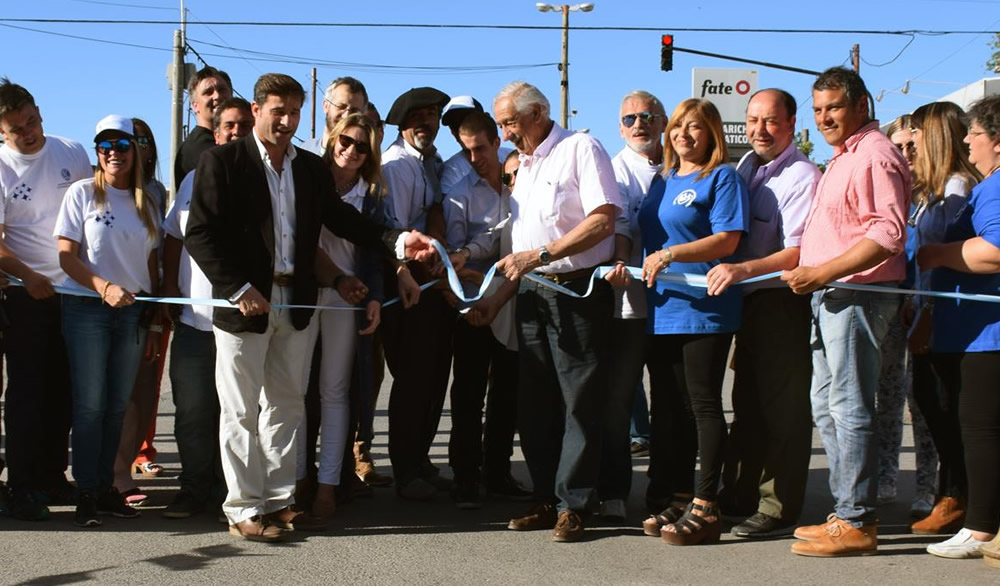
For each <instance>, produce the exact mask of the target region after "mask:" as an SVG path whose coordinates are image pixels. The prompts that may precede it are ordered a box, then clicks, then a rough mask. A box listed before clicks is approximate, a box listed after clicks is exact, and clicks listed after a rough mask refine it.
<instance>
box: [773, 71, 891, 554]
mask: <svg viewBox="0 0 1000 586" xmlns="http://www.w3.org/2000/svg"><path fill="white" fill-rule="evenodd" d="M868 100H869V93H868V90H867V88H865V84H864V81H862V79H861V77H860V76H859V75H858V74H857V73H855V72H853V71H850V70H848V69H844V68H842V67H834V68H831V69H828V70H826V71H825V72H823V73H822V74H821V75H820V76H819V77H818V78H817V79H816V81H815V83H813V114H814V116H815V119H816V126H817V128H818V129H819V131H820V132H822V133H823V137H824V138H825V139H826V142H827V143H829V144H830V145H831V146H833V147H834V156H833V158H832V159H830V161H829V162H828V163H827V168H826V172H825V173H824V175H823V177H822V179H821V180H820V182H819V185H818V187H817V188H816V197H815V199H813V202H812V207H811V209H810V211H809V217H808V218H807V220H806V226H805V231H804V232H803V234H802V244H801V253H800V258H799V267H798V268H796V269H794V270H792V271H787V272H785V274H784V275H783V276H782V280H784V281H785V282H786V283H788V286H789V287H791V288H792V290H793V291H795V292H796V293H799V294H802V295H805V294H812V313H813V326H812V341H811V346H812V356H813V359H812V362H813V375H812V389H811V391H810V392H811V399H812V412H813V420H814V421H815V423H816V428H817V430H818V431H819V434H820V438H821V439H822V440H823V447H824V448H825V450H826V454H827V459H828V461H829V468H830V490H831V491H832V492H833V497H834V499H835V500H836V507H835V509H834V512H833V513H832V514H831V515H830V516H829V517H828V519H827V522H826V523H824V524H821V525H813V526H807V527H799V528H798V529H797V530H796V531H795V537H797V538H799V539H800V540H802V541H800V542H798V543H795V544H794V545H793V546H792V552H793V553H796V554H799V555H806V556H817V557H834V556H844V555H864V554H871V553H874V552H875V550H876V547H877V544H878V519H877V518H876V515H875V503H876V493H877V476H878V462H877V446H876V442H875V421H874V418H875V391H876V389H877V388H878V377H879V370H880V359H881V352H880V345H881V343H882V340H883V339H884V337H885V334H886V332H887V330H888V324H889V320H890V317H891V316H892V315H893V313H894V312H896V311H898V309H899V301H900V300H899V296H898V295H895V294H885V293H876V292H869V291H850V290H846V289H835V288H831V287H827V286H826V285H827V284H828V283H830V282H832V281H838V280H839V281H843V282H848V283H867V284H886V285H891V284H895V283H897V282H899V281H901V280H902V279H903V277H904V274H905V265H904V263H905V260H904V258H903V256H902V255H901V254H900V253H901V252H902V251H903V244H904V241H905V239H906V228H905V226H906V215H905V214H906V210H907V209H908V199H909V194H910V191H911V184H910V175H909V172H908V170H907V166H906V161H905V160H904V159H903V157H902V156H901V155H900V154H899V151H898V150H897V149H896V148H895V147H894V146H893V144H892V143H891V142H889V140H888V139H887V138H886V137H885V136H883V135H882V134H881V133H880V132H879V127H878V121H876V120H874V119H872V117H871V111H870V110H869V107H868V104H869V101H868Z"/></svg>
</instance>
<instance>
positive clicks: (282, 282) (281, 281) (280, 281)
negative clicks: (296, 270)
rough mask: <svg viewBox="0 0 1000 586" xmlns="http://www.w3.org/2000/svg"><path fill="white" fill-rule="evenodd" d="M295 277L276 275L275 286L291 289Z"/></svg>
mask: <svg viewBox="0 0 1000 586" xmlns="http://www.w3.org/2000/svg"><path fill="white" fill-rule="evenodd" d="M294 280H295V275H274V284H275V285H277V286H279V287H291V286H292V281H294Z"/></svg>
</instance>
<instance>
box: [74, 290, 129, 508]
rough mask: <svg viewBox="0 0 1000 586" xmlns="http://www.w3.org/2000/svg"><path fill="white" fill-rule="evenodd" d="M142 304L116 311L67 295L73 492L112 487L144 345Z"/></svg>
mask: <svg viewBox="0 0 1000 586" xmlns="http://www.w3.org/2000/svg"><path fill="white" fill-rule="evenodd" d="M143 306H144V304H142V303H135V304H132V305H129V306H128V307H122V308H119V309H115V308H112V307H109V306H107V305H105V304H104V303H103V302H102V301H101V300H100V299H94V298H90V297H75V296H72V295H66V296H64V297H63V303H62V323H63V326H62V327H63V337H64V338H65V340H66V351H67V354H68V355H69V371H70V380H71V383H72V388H73V440H72V443H73V478H74V479H76V484H77V489H78V490H79V491H80V492H81V493H83V492H89V493H93V492H95V491H102V490H107V489H108V488H111V486H112V482H113V480H114V465H115V455H116V454H117V453H118V443H119V441H120V439H121V432H122V420H123V419H124V418H125V409H126V407H128V402H129V399H130V398H131V396H132V387H133V386H134V385H135V377H136V374H137V373H138V372H139V361H140V360H142V353H143V350H144V349H145V346H146V329H145V328H142V327H140V325H139V321H140V318H141V317H142V310H143Z"/></svg>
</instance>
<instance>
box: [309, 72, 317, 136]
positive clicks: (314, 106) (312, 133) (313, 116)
mask: <svg viewBox="0 0 1000 586" xmlns="http://www.w3.org/2000/svg"><path fill="white" fill-rule="evenodd" d="M312 107H313V108H312V109H313V111H312V127H311V128H310V130H309V138H316V68H315V67H313V68H312Z"/></svg>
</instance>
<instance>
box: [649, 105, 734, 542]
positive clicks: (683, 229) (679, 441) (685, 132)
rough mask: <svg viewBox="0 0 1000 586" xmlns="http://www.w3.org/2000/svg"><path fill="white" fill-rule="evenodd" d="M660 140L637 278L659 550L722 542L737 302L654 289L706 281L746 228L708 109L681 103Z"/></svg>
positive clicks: (652, 526) (690, 290) (717, 124)
mask: <svg viewBox="0 0 1000 586" xmlns="http://www.w3.org/2000/svg"><path fill="white" fill-rule="evenodd" d="M665 133H666V135H667V137H668V140H667V141H666V147H665V149H664V172H663V176H662V177H657V178H656V179H654V181H653V184H652V185H651V187H650V189H649V195H647V196H646V199H645V200H644V201H643V203H642V206H641V207H640V209H639V226H640V229H641V231H642V245H643V248H644V250H645V253H646V254H647V255H648V256H646V259H645V261H644V262H643V278H644V279H645V280H646V281H647V285H648V287H649V289H648V290H647V300H648V304H649V320H648V327H649V330H650V333H651V334H652V336H651V339H650V346H649V352H650V358H651V359H650V360H649V362H648V365H649V375H650V385H651V386H650V391H651V395H652V410H651V417H652V422H651V430H652V438H653V439H652V441H651V449H650V470H649V474H650V486H649V490H648V492H647V500H651V501H655V500H659V499H664V498H665V497H666V498H669V502H670V505H669V507H668V508H667V509H666V510H664V511H663V512H662V513H660V514H659V515H656V516H653V517H651V518H650V519H649V520H647V521H646V522H645V523H644V524H643V527H644V529H645V530H646V532H647V533H652V534H655V533H656V530H657V528H658V527H657V526H658V525H661V524H662V525H663V526H662V527H660V528H659V534H660V535H661V536H662V537H663V539H664V541H667V542H668V543H672V544H674V545H692V544H696V543H706V542H714V541H718V539H719V535H720V531H721V528H722V522H721V519H720V517H719V509H718V505H717V498H718V489H719V479H720V474H721V470H722V463H723V460H724V454H725V445H726V421H725V418H724V417H723V413H722V381H723V377H724V375H725V370H726V358H727V357H728V355H729V347H730V344H731V343H732V338H733V332H735V331H736V329H737V328H738V327H739V323H740V310H741V307H742V292H741V291H740V288H739V287H730V288H729V289H727V290H726V291H725V292H724V293H722V294H720V295H715V296H709V295H708V294H707V292H706V289H704V288H697V287H692V286H689V285H684V284H680V283H672V282H671V283H665V282H661V281H657V280H656V275H657V274H658V273H660V272H667V273H695V274H699V275H704V274H706V273H708V271H709V269H711V268H712V267H713V266H715V265H717V264H719V263H720V262H724V261H726V259H727V257H729V256H730V255H732V254H733V252H734V251H735V250H736V247H737V245H738V244H739V242H740V237H741V236H742V235H743V233H744V232H745V231H746V230H747V228H748V226H749V205H748V202H747V189H746V186H745V185H744V184H743V180H742V179H740V177H739V175H737V174H736V171H735V170H734V169H733V168H732V167H729V166H727V165H726V162H727V161H728V158H729V156H728V152H727V150H726V143H725V140H724V137H723V133H722V119H721V117H720V116H719V111H718V110H717V109H716V108H715V106H714V105H712V103H711V102H709V101H708V100H698V99H689V100H684V101H683V102H681V103H680V104H679V105H678V106H677V108H675V109H674V113H673V115H672V116H671V117H670V123H669V124H668V125H667V128H666V130H665ZM699 449H700V454H701V472H700V474H699V476H698V484H697V487H695V486H692V482H693V481H692V479H693V477H694V469H695V460H696V457H697V456H698V452H699ZM692 497H693V501H692ZM689 501H690V503H689Z"/></svg>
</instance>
